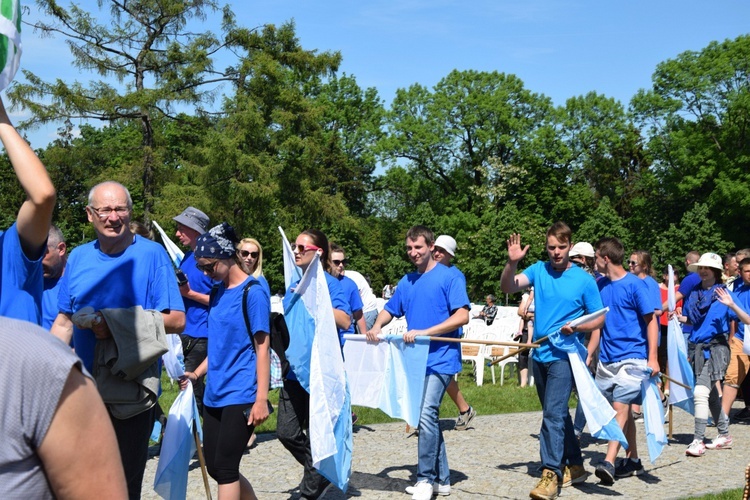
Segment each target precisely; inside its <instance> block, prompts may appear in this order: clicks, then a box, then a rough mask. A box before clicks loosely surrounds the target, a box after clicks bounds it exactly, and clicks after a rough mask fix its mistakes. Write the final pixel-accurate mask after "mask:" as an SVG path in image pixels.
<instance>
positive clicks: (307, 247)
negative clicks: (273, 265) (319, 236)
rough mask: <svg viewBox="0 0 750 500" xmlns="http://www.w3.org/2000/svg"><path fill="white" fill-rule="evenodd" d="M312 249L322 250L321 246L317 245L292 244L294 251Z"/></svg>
mask: <svg viewBox="0 0 750 500" xmlns="http://www.w3.org/2000/svg"><path fill="white" fill-rule="evenodd" d="M310 250H320V247H316V246H315V245H292V252H294V253H306V252H309V251H310Z"/></svg>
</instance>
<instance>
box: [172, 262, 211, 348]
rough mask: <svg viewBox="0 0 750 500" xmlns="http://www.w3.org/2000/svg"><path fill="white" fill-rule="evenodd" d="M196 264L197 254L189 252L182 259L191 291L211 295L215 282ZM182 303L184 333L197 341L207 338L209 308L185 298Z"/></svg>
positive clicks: (182, 266) (181, 265)
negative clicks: (183, 307)
mask: <svg viewBox="0 0 750 500" xmlns="http://www.w3.org/2000/svg"><path fill="white" fill-rule="evenodd" d="M195 264H196V263H195V254H193V252H188V253H187V254H185V258H184V259H182V263H181V264H180V269H182V271H183V272H184V273H185V276H187V279H188V284H189V285H190V289H191V290H194V291H196V292H198V293H202V294H205V295H209V294H210V293H211V287H212V286H213V284H214V281H213V280H212V279H211V278H209V277H208V276H206V275H205V274H203V271H201V270H200V269H198V267H197V266H196V265H195ZM182 301H183V302H184V304H185V330H183V332H182V333H183V334H184V335H189V336H191V337H193V338H197V339H205V338H207V337H208V306H204V305H203V304H201V303H200V302H196V301H194V300H193V299H188V298H185V297H182Z"/></svg>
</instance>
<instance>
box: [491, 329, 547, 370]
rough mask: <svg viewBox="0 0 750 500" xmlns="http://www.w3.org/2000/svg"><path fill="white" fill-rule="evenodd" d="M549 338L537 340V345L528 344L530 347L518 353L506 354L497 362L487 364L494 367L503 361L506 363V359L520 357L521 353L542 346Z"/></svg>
mask: <svg viewBox="0 0 750 500" xmlns="http://www.w3.org/2000/svg"><path fill="white" fill-rule="evenodd" d="M548 338H549V336H547V337H542V338H540V339H539V340H537V341H536V343H535V344H527V345H528V347H522V348H520V349H519V350H517V351H516V352H511V353H509V354H506V355H505V356H500V357H499V358H497V359H496V360H494V361H492V363H488V364H487V366H492V365H496V364H498V363H499V362H501V361H505V360H506V359H508V358H512V357H513V356H516V355H518V354H519V353H522V352H524V351H528V350H529V349H531V348H533V347H539V344H541V343H542V342H546V341H547V339H548Z"/></svg>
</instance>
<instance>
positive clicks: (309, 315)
mask: <svg viewBox="0 0 750 500" xmlns="http://www.w3.org/2000/svg"><path fill="white" fill-rule="evenodd" d="M282 234H283V232H282ZM284 239H286V238H284ZM288 252H291V246H290V245H289V244H288V242H287V243H286V244H285V245H284V254H285V261H286V259H288V258H290V257H291V256H289V255H287V254H288ZM292 272H293V271H292ZM285 278H286V280H287V282H289V283H292V279H291V277H285ZM290 293H292V294H293V295H292V297H291V299H290V301H289V302H288V304H287V307H286V308H285V310H284V316H285V319H286V324H287V326H288V327H289V337H290V342H289V348H288V349H287V351H286V358H287V360H288V361H289V365H290V367H291V369H292V371H294V374H295V376H296V377H297V380H298V381H299V383H300V384H301V385H302V387H304V388H305V390H306V391H307V392H308V393H310V416H309V428H308V432H309V437H310V448H311V452H312V459H313V466H314V467H315V468H316V469H318V472H320V473H321V474H322V475H323V476H324V477H325V478H326V479H328V480H329V481H331V483H333V484H334V485H335V486H336V487H338V488H339V489H340V490H341V491H343V492H346V489H347V487H348V485H349V478H350V476H351V469H352V413H351V401H350V393H349V387H348V384H347V380H346V373H345V371H344V359H343V357H342V354H341V345H340V344H339V337H338V332H337V329H336V322H335V320H334V317H333V306H332V304H331V296H330V294H329V292H328V284H327V283H326V280H325V276H324V271H323V266H322V265H321V263H320V258H319V256H318V255H315V257H314V258H313V261H312V262H311V263H310V266H309V267H308V268H307V272H306V273H305V274H304V275H303V276H302V279H301V280H300V282H299V283H298V284H297V286H296V287H295V289H294V291H293V292H290Z"/></svg>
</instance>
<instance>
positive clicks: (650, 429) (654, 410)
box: [641, 370, 668, 464]
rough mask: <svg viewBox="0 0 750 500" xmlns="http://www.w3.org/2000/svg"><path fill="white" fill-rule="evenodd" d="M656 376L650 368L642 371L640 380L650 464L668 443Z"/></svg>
mask: <svg viewBox="0 0 750 500" xmlns="http://www.w3.org/2000/svg"><path fill="white" fill-rule="evenodd" d="M658 378H659V377H658V376H657V377H652V376H651V370H647V371H644V377H643V380H641V396H642V397H643V423H644V425H645V427H646V444H647V445H648V458H649V460H650V461H651V463H652V464H653V463H654V462H656V459H657V458H659V455H661V452H662V451H664V447H665V446H666V445H667V444H668V441H667V433H666V432H665V431H664V406H663V405H662V403H661V392H660V391H659V387H657V385H656V381H657V380H658Z"/></svg>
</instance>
